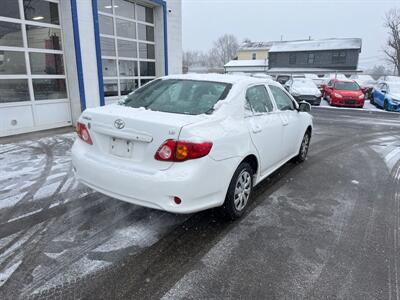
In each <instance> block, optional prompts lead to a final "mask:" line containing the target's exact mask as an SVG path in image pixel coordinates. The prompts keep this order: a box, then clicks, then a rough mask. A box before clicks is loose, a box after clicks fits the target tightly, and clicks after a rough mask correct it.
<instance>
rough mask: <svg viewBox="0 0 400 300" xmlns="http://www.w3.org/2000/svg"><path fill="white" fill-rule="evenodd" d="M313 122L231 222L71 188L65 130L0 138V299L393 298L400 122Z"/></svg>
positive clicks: (357, 115) (373, 117)
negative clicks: (300, 144) (296, 152)
mask: <svg viewBox="0 0 400 300" xmlns="http://www.w3.org/2000/svg"><path fill="white" fill-rule="evenodd" d="M312 114H313V116H314V123H315V128H314V134H313V137H312V144H311V149H310V153H309V157H308V160H307V161H306V162H305V163H303V164H300V165H297V164H294V163H291V162H290V163H287V164H286V165H284V166H283V167H282V168H280V169H279V170H278V171H277V172H275V173H274V174H272V175H271V176H270V177H269V178H267V179H266V180H265V181H264V182H263V183H261V184H260V185H259V186H257V187H256V189H255V193H254V197H253V199H252V202H251V204H250V207H249V210H248V212H247V213H246V215H245V216H244V217H243V218H242V219H241V220H238V221H235V222H226V221H222V220H220V219H219V217H218V215H217V214H216V213H215V212H214V211H213V210H211V211H205V212H201V213H197V214H192V215H174V214H170V213H166V212H160V211H156V210H152V209H147V208H142V207H138V206H135V205H130V204H127V203H124V202H121V201H118V200H115V199H111V198H109V197H107V196H103V195H101V194H99V193H96V192H93V191H91V190H90V189H88V188H86V187H84V186H82V185H80V184H78V183H77V182H76V181H75V180H74V178H73V176H72V170H71V163H70V148H71V145H72V143H73V140H74V138H75V137H74V134H73V133H70V132H65V131H63V132H54V134H51V132H50V133H46V134H45V135H41V134H35V135H31V136H30V135H28V136H25V138H23V139H21V138H16V139H15V140H13V139H0V299H53V298H56V299H57V298H58V299H160V298H162V299H335V298H339V299H399V298H400V286H399V282H400V255H399V254H400V250H399V249H400V248H399V246H400V245H399V243H400V235H399V230H400V114H393V113H385V112H380V111H368V110H340V109H330V108H324V107H321V108H314V109H313V111H312ZM67 131H68V130H67Z"/></svg>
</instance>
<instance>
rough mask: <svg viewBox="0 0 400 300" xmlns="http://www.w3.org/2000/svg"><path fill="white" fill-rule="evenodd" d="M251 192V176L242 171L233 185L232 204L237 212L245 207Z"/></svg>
mask: <svg viewBox="0 0 400 300" xmlns="http://www.w3.org/2000/svg"><path fill="white" fill-rule="evenodd" d="M250 192H251V175H250V173H249V172H248V171H246V170H243V171H242V172H241V173H240V175H239V177H238V179H237V181H236V185H235V196H234V203H235V208H236V209H237V210H239V211H240V210H242V209H243V208H245V206H246V205H247V202H248V201H249V198H250Z"/></svg>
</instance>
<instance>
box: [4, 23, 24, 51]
mask: <svg viewBox="0 0 400 300" xmlns="http://www.w3.org/2000/svg"><path fill="white" fill-rule="evenodd" d="M0 46H8V47H23V41H22V28H21V24H15V23H10V22H1V21H0Z"/></svg>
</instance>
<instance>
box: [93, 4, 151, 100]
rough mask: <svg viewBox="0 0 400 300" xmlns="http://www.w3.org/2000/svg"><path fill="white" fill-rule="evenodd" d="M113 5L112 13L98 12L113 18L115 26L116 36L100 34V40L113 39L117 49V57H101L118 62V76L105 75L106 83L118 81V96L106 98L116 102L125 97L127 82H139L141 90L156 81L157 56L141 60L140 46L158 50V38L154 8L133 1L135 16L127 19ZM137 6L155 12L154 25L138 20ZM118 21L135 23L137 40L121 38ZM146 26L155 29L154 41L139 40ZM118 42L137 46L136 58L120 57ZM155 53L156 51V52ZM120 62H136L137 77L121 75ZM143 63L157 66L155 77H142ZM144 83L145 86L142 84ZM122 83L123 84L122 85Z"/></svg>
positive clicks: (100, 14)
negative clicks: (123, 86)
mask: <svg viewBox="0 0 400 300" xmlns="http://www.w3.org/2000/svg"><path fill="white" fill-rule="evenodd" d="M111 3H112V10H111V12H103V11H100V10H98V11H97V13H98V15H99V16H106V17H110V18H112V21H113V26H114V35H107V34H102V33H100V34H99V35H100V38H111V39H113V40H114V49H115V51H114V52H115V55H111V56H110V55H103V54H102V55H101V59H102V60H103V59H113V60H115V61H116V64H117V76H104V75H103V80H104V81H111V80H116V81H117V94H116V95H114V96H105V100H106V101H115V100H119V99H121V98H122V97H124V96H125V95H123V94H122V88H121V86H122V85H123V84H125V82H126V81H127V80H131V81H133V82H136V81H137V82H138V86H137V88H140V87H141V86H143V85H144V84H145V82H147V81H150V80H154V79H155V78H156V76H157V60H156V55H154V58H141V57H140V45H141V44H146V45H151V46H152V47H154V50H155V49H156V41H155V36H156V30H155V29H156V28H155V23H156V22H155V14H154V7H151V6H148V5H147V6H146V5H145V4H143V3H142V2H140V1H132V2H130V3H132V4H133V5H134V6H135V8H134V10H135V15H134V18H133V19H132V18H127V17H123V16H120V15H118V12H117V11H116V9H115V7H114V6H115V5H114V1H112V2H111ZM137 6H143V7H147V8H149V9H152V10H153V23H149V22H146V21H141V20H139V18H138V8H137ZM117 20H122V21H129V22H133V23H134V24H135V25H134V28H135V38H127V37H121V36H119V35H118V32H117ZM141 25H142V26H145V28H147V27H146V26H150V27H152V28H153V32H154V41H146V40H141V39H139V26H141ZM118 41H125V42H130V43H134V44H135V45H136V57H125V56H120V55H119V49H118ZM154 52H155V51H154ZM154 54H155V53H154ZM119 61H134V62H135V63H136V65H137V70H136V71H137V74H135V76H122V75H120V73H121V72H120V65H119ZM141 62H143V63H148V62H150V63H154V64H155V72H154V76H153V75H149V76H142V75H141V73H142V72H141V68H140V65H141ZM142 82H143V84H142ZM121 83H122V84H121Z"/></svg>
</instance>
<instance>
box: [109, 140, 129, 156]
mask: <svg viewBox="0 0 400 300" xmlns="http://www.w3.org/2000/svg"><path fill="white" fill-rule="evenodd" d="M110 153H111V154H112V155H115V156H118V157H125V158H130V157H132V153H133V143H132V141H129V140H124V139H119V138H114V137H113V138H111V143H110Z"/></svg>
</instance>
